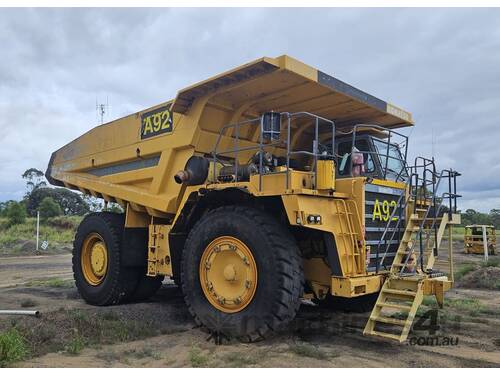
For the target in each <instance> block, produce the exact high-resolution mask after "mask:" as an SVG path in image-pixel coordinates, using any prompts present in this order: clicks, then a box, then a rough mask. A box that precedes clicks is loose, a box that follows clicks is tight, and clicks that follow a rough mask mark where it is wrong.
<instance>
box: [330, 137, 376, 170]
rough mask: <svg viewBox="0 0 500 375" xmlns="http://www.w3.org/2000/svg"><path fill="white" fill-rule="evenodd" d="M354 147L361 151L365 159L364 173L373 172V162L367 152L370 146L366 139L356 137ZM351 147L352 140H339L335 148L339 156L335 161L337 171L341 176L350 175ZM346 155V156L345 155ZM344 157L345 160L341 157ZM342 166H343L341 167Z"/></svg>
mask: <svg viewBox="0 0 500 375" xmlns="http://www.w3.org/2000/svg"><path fill="white" fill-rule="evenodd" d="M355 146H356V148H357V149H358V150H359V151H361V152H363V157H364V161H365V163H364V164H365V173H373V172H375V163H374V162H373V157H372V155H371V154H370V153H369V151H371V150H370V147H369V145H368V142H367V141H366V139H358V140H356V144H355ZM351 147H352V141H345V142H340V143H339V145H338V148H337V155H338V156H339V162H338V163H337V169H338V170H337V172H338V174H339V175H341V176H348V175H350V173H351V171H350V165H351V151H352V150H351ZM345 155H347V156H345ZM343 158H345V162H343V161H342V159H343ZM342 167H343V168H342Z"/></svg>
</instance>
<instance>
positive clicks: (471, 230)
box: [464, 224, 497, 255]
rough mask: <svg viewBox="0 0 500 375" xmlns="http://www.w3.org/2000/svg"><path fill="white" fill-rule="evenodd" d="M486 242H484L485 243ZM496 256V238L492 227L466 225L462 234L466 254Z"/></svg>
mask: <svg viewBox="0 0 500 375" xmlns="http://www.w3.org/2000/svg"><path fill="white" fill-rule="evenodd" d="M485 240H486V241H485ZM485 243H486V248H487V249H488V250H487V251H488V254H489V255H493V254H496V245H497V236H496V232H495V227H494V226H493V225H479V224H474V225H467V226H466V227H465V232H464V247H465V252H466V253H467V254H485V252H486V251H485V249H484V248H485Z"/></svg>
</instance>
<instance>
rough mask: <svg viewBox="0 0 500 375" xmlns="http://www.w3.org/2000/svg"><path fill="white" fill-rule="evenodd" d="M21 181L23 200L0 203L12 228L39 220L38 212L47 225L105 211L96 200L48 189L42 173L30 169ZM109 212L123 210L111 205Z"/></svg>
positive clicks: (67, 191)
mask: <svg viewBox="0 0 500 375" xmlns="http://www.w3.org/2000/svg"><path fill="white" fill-rule="evenodd" d="M21 177H22V178H23V179H24V180H25V181H26V193H25V194H24V197H23V199H22V200H21V201H14V200H9V201H6V202H0V217H6V218H7V219H8V225H9V226H10V225H15V224H21V223H23V222H24V221H25V220H26V218H27V217H34V216H36V215H37V211H39V212H40V218H41V220H42V221H45V220H46V219H48V218H49V217H54V216H61V215H65V216H83V215H86V214H87V213H89V212H95V211H101V210H102V209H103V204H102V202H100V201H99V200H98V199H96V198H93V197H88V196H84V195H82V194H79V193H76V192H74V191H71V190H69V189H66V188H51V187H48V186H47V182H46V181H45V176H44V174H43V172H42V171H40V170H38V169H36V168H29V169H27V170H26V171H25V172H24V173H23V174H22V176H21ZM108 210H109V211H121V207H120V206H118V205H116V204H115V205H110V206H109V207H108Z"/></svg>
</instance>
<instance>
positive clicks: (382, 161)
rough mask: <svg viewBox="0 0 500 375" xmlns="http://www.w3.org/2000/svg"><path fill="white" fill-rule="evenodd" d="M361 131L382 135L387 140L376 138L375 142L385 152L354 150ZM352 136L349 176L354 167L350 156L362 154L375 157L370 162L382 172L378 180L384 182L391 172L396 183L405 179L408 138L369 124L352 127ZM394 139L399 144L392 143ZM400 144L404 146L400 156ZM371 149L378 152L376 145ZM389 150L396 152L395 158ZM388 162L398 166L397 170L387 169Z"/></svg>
mask: <svg viewBox="0 0 500 375" xmlns="http://www.w3.org/2000/svg"><path fill="white" fill-rule="evenodd" d="M362 131H368V132H369V131H374V132H378V133H379V134H384V135H385V139H387V140H383V138H378V139H377V140H376V142H377V143H378V144H382V145H385V149H386V150H385V152H384V153H381V152H379V151H369V150H359V149H357V148H356V144H357V143H356V140H357V138H358V139H359V134H360V133H361V134H362ZM352 134H353V136H352V144H351V154H350V156H351V157H350V165H349V168H350V174H351V176H352V173H353V166H354V164H353V163H354V161H353V158H352V154H353V153H358V154H363V155H367V156H368V155H370V156H376V157H372V160H373V162H374V163H375V164H377V165H378V166H379V169H380V171H382V175H381V176H379V177H380V178H382V179H384V180H385V179H387V173H388V172H392V173H393V174H395V178H394V180H395V181H398V180H399V179H401V180H403V181H404V178H403V177H406V176H407V174H408V172H407V169H406V158H407V156H408V155H407V154H408V136H406V135H404V134H402V133H400V132H397V131H395V130H392V129H388V128H384V127H382V126H379V125H371V124H359V125H355V126H354V127H353V131H352ZM394 139H397V140H399V142H394ZM401 144H402V145H404V148H403V153H402V154H401V148H400V147H399V145H401ZM396 145H398V147H397V148H394V147H395V146H396ZM373 149H374V150H378V149H379V146H378V145H377V144H374V145H373ZM391 150H392V151H396V153H397V154H398V155H396V156H395V155H392V154H391ZM338 156H339V157H342V155H338ZM366 159H368V158H366ZM390 160H395V161H397V162H398V163H399V164H400V166H399V170H392V169H391V168H390V167H389V161H390Z"/></svg>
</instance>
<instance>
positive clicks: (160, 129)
mask: <svg viewBox="0 0 500 375" xmlns="http://www.w3.org/2000/svg"><path fill="white" fill-rule="evenodd" d="M172 124H173V121H172V112H171V111H170V108H169V107H160V108H156V109H154V110H152V111H149V112H144V113H143V114H141V139H145V138H149V137H154V136H156V135H160V134H163V133H171V132H172Z"/></svg>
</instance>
